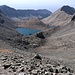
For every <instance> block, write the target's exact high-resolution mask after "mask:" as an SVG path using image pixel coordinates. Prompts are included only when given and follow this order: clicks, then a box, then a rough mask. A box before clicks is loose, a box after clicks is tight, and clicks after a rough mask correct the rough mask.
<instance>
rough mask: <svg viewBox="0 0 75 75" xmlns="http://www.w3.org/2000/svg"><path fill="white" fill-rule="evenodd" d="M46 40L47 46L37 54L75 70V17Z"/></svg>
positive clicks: (38, 50)
mask: <svg viewBox="0 0 75 75" xmlns="http://www.w3.org/2000/svg"><path fill="white" fill-rule="evenodd" d="M49 32H50V31H49ZM49 32H48V33H49ZM48 33H47V34H48ZM46 39H47V40H46V44H45V45H44V46H42V47H39V48H38V49H37V50H36V52H38V53H41V54H43V55H45V56H47V57H51V58H52V59H55V60H59V61H61V62H62V63H64V64H65V65H66V66H69V67H72V68H73V69H75V15H73V16H72V18H71V20H70V22H69V23H68V24H67V25H65V26H63V27H59V28H58V29H57V30H56V31H55V32H54V33H52V34H50V36H49V37H47V38H46Z"/></svg>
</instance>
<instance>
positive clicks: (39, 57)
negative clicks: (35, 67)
mask: <svg viewBox="0 0 75 75" xmlns="http://www.w3.org/2000/svg"><path fill="white" fill-rule="evenodd" d="M34 58H35V59H39V60H42V57H41V56H40V55H39V54H37V55H36V56H35V57H34Z"/></svg>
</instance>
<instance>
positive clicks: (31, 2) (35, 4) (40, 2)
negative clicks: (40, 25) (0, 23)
mask: <svg viewBox="0 0 75 75" xmlns="http://www.w3.org/2000/svg"><path fill="white" fill-rule="evenodd" d="M0 5H8V6H10V7H13V8H15V9H35V10H37V9H48V10H50V11H51V12H54V11H56V10H57V9H58V8H60V7H62V6H63V5H69V6H71V7H74V8H75V0H0Z"/></svg>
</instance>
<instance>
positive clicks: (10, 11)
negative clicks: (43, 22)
mask: <svg viewBox="0 0 75 75" xmlns="http://www.w3.org/2000/svg"><path fill="white" fill-rule="evenodd" d="M0 9H1V10H2V12H3V13H4V14H5V15H7V16H8V17H16V18H19V19H28V18H36V17H37V18H40V19H42V18H45V17H48V16H49V15H51V14H52V12H50V11H49V10H46V9H39V10H32V9H28V10H20V9H18V10H16V9H14V8H12V7H9V6H7V5H2V6H0ZM43 12H44V13H43Z"/></svg>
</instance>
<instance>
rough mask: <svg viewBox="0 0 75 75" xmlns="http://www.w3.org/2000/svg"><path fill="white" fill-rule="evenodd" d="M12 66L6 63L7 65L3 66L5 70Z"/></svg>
mask: <svg viewBox="0 0 75 75" xmlns="http://www.w3.org/2000/svg"><path fill="white" fill-rule="evenodd" d="M10 66H11V64H8V63H6V64H4V65H3V67H4V69H7V68H9V67H10Z"/></svg>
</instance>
